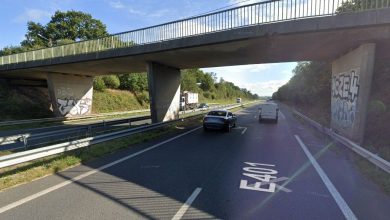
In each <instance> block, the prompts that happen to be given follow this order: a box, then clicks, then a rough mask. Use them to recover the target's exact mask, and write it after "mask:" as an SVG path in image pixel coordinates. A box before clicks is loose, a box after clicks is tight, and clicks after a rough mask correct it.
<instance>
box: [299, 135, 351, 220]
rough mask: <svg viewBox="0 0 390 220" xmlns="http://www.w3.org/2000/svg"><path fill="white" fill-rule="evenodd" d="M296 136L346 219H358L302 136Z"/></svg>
mask: <svg viewBox="0 0 390 220" xmlns="http://www.w3.org/2000/svg"><path fill="white" fill-rule="evenodd" d="M294 136H295V139H297V141H298V143H299V145H300V146H301V148H302V150H303V152H305V154H306V156H307V157H308V158H309V160H310V162H311V163H312V165H313V167H314V168H315V170H316V171H317V173H318V174H319V175H320V177H321V179H322V182H324V184H325V186H326V188H327V189H328V191H329V192H330V194H331V195H332V197H333V199H334V200H335V201H336V203H337V205H338V206H339V208H340V210H341V211H342V213H343V214H344V217H345V218H346V219H357V218H356V216H355V214H354V213H353V212H352V210H351V209H350V208H349V206H348V204H347V203H346V202H345V200H344V199H343V197H341V195H340V193H339V192H338V191H337V189H336V187H335V186H334V185H333V183H332V182H331V181H330V179H329V177H328V176H327V175H326V174H325V172H324V171H323V170H322V168H321V167H320V165H319V164H318V163H317V161H316V159H315V158H314V157H313V156H312V155H311V153H310V151H309V150H308V149H307V147H306V145H305V144H304V143H303V142H302V140H301V138H299V136H298V135H294Z"/></svg>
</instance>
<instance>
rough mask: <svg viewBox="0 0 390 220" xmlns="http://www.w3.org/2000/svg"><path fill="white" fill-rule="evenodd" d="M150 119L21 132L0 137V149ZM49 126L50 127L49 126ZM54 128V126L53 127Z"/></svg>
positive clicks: (48, 140) (50, 141) (32, 144)
mask: <svg viewBox="0 0 390 220" xmlns="http://www.w3.org/2000/svg"><path fill="white" fill-rule="evenodd" d="M147 119H150V116H141V117H131V118H126V119H116V120H107V121H103V122H97V123H91V124H87V125H77V126H75V127H71V128H62V129H57V130H52V131H46V132H40V133H32V134H31V133H23V134H17V135H12V136H7V137H0V151H4V150H17V149H22V148H24V149H26V150H27V149H28V148H33V147H36V146H42V145H44V144H49V143H53V140H56V141H59V140H70V139H74V138H79V137H80V136H84V137H89V136H93V135H94V134H96V133H99V132H107V131H108V130H112V129H111V128H110V126H114V125H121V124H128V125H129V126H131V123H132V122H137V121H143V120H147ZM49 128H50V127H49ZM53 129H54V128H53Z"/></svg>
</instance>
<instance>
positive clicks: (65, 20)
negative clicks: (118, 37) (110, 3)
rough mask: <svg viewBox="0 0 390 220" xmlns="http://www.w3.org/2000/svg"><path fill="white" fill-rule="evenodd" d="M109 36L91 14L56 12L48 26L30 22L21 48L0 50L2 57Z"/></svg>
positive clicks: (14, 47)
mask: <svg viewBox="0 0 390 220" xmlns="http://www.w3.org/2000/svg"><path fill="white" fill-rule="evenodd" d="M107 35H108V33H107V30H106V26H105V25H104V24H103V23H102V22H101V21H99V20H97V19H94V18H92V16H91V15H90V14H87V13H84V12H80V11H67V12H61V11H56V12H55V14H54V15H53V16H52V17H51V20H50V21H49V22H48V23H47V24H46V25H42V24H40V23H35V22H32V21H29V22H28V23H27V33H26V35H25V37H26V39H25V40H23V41H22V42H21V43H20V46H9V47H5V48H3V49H2V50H0V55H10V54H14V53H19V52H23V51H27V50H33V49H40V48H45V47H51V46H57V45H64V44H68V43H72V42H75V41H80V40H89V39H95V38H99V37H103V36H107Z"/></svg>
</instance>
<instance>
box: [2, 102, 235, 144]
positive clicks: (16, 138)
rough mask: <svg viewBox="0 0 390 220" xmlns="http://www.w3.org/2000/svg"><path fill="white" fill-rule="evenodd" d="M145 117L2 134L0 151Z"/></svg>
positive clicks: (68, 137)
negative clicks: (41, 130) (32, 131)
mask: <svg viewBox="0 0 390 220" xmlns="http://www.w3.org/2000/svg"><path fill="white" fill-rule="evenodd" d="M233 105H234V104H233ZM230 106H232V104H229V105H218V106H213V107H210V108H208V109H193V110H188V111H181V112H180V115H188V114H192V113H196V112H200V111H205V110H211V109H216V108H225V107H230ZM147 119H150V116H141V117H131V118H125V119H113V120H106V121H102V122H95V123H89V124H83V125H75V126H73V127H71V128H67V127H64V126H55V127H49V128H52V129H56V130H51V131H44V132H36V133H31V132H25V133H20V134H15V135H10V136H4V137H0V151H5V150H17V149H25V150H27V149H30V148H36V147H39V146H43V145H45V144H46V145H47V144H50V143H55V142H58V141H62V140H68V141H70V140H72V139H75V138H80V137H91V136H94V135H96V134H99V133H103V132H112V131H117V130H120V129H123V128H118V129H116V128H112V127H111V126H114V125H122V124H128V125H129V126H131V123H132V122H137V121H143V120H147ZM58 127H63V128H61V129H59V128H58ZM39 129H41V128H39ZM44 129H47V128H44Z"/></svg>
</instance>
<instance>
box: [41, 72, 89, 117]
mask: <svg viewBox="0 0 390 220" xmlns="http://www.w3.org/2000/svg"><path fill="white" fill-rule="evenodd" d="M47 85H48V88H49V94H50V98H51V102H52V106H53V111H54V113H55V115H56V116H59V117H74V116H81V115H87V114H90V113H91V110H92V95H93V77H88V76H74V75H66V74H53V73H48V74H47Z"/></svg>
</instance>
